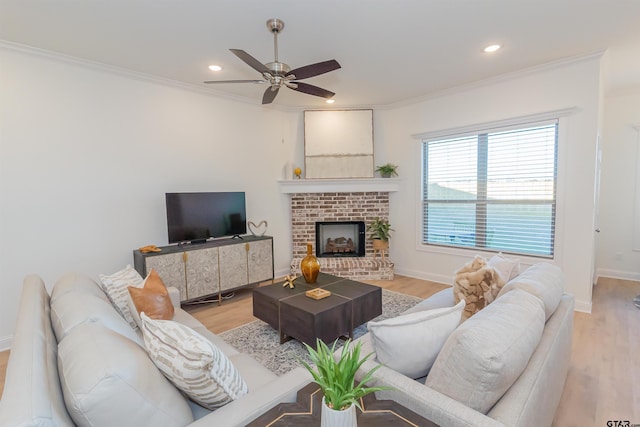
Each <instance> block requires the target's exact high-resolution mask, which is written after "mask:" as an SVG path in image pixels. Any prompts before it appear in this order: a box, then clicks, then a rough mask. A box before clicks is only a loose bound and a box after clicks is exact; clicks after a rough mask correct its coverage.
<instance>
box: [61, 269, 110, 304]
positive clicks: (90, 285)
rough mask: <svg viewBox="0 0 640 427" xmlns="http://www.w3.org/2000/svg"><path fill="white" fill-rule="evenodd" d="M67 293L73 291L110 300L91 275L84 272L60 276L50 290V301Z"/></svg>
mask: <svg viewBox="0 0 640 427" xmlns="http://www.w3.org/2000/svg"><path fill="white" fill-rule="evenodd" d="M68 293H73V294H74V295H80V294H90V295H93V296H94V297H96V298H100V299H102V300H105V301H107V302H110V300H109V297H108V296H107V294H106V293H105V292H104V291H103V290H102V288H101V287H100V285H98V283H96V281H95V280H93V279H92V278H91V277H89V276H86V275H84V274H79V273H66V274H65V275H63V276H62V277H60V279H58V281H57V282H56V283H55V284H54V285H53V289H52V290H51V302H52V303H53V302H55V301H56V300H57V299H58V298H60V297H61V296H63V295H66V294H68Z"/></svg>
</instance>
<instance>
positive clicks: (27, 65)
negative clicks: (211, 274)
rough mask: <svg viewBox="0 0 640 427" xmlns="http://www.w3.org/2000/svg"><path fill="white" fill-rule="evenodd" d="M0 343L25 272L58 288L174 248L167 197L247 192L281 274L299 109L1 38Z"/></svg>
mask: <svg viewBox="0 0 640 427" xmlns="http://www.w3.org/2000/svg"><path fill="white" fill-rule="evenodd" d="M0 64H1V69H0V94H1V96H0V125H1V127H0V272H1V277H2V279H1V282H0V290H1V292H2V297H1V298H0V350H1V349H3V348H6V347H7V345H8V344H9V342H10V336H11V334H12V333H13V330H14V326H15V317H16V313H17V305H18V299H19V295H20V288H21V284H22V280H23V277H24V276H25V275H26V274H28V273H37V274H40V275H41V276H42V277H43V279H44V280H45V282H46V283H47V286H48V288H49V289H51V287H52V285H53V283H54V282H55V280H57V279H58V278H59V277H60V276H61V275H62V274H63V273H65V272H67V271H81V272H84V273H87V274H89V275H91V276H92V277H94V278H97V275H98V274H99V273H110V272H114V271H116V270H117V269H120V268H122V267H123V266H124V265H126V264H127V263H133V257H132V250H133V249H135V248H138V247H140V246H143V245H146V244H156V245H164V244H167V232H166V216H165V206H164V193H165V192H172V191H245V192H246V196H247V217H248V220H251V221H253V222H255V223H258V221H260V220H263V219H264V220H267V221H268V223H269V229H268V234H270V235H273V236H276V238H275V242H274V244H275V268H276V271H282V270H286V269H287V268H288V265H289V262H290V258H291V243H290V231H289V218H288V212H289V205H288V199H287V197H286V196H284V195H282V194H280V192H279V191H278V187H277V180H278V179H281V178H282V173H283V172H282V171H283V165H284V164H285V163H286V161H287V160H288V159H291V160H293V158H294V155H295V152H296V150H299V147H300V145H301V144H302V140H301V139H299V140H298V138H301V136H300V134H299V125H298V124H299V121H300V119H301V114H300V113H286V112H281V111H277V110H273V109H266V108H263V107H261V106H259V105H250V104H244V103H239V102H235V101H230V100H224V99H220V98H216V97H213V96H209V95H206V94H201V93H197V92H195V91H190V90H185V89H181V88H177V87H171V86H167V85H161V84H156V83H152V82H150V81H143V80H139V79H134V78H130V77H127V76H120V75H116V74H113V73H108V72H104V71H101V70H99V69H95V68H91V67H86V66H82V65H77V64H71V63H68V62H64V61H60V60H57V59H52V58H47V57H44V56H39V55H35V54H31V53H25V52H20V51H15V50H9V49H8V48H0Z"/></svg>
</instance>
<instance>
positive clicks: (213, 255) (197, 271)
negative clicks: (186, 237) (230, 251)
mask: <svg viewBox="0 0 640 427" xmlns="http://www.w3.org/2000/svg"><path fill="white" fill-rule="evenodd" d="M185 254H186V255H187V256H186V265H187V298H188V299H193V298H200V297H203V296H205V295H211V294H217V293H218V290H219V288H220V280H219V274H218V248H206V249H197V250H192V251H187V252H185Z"/></svg>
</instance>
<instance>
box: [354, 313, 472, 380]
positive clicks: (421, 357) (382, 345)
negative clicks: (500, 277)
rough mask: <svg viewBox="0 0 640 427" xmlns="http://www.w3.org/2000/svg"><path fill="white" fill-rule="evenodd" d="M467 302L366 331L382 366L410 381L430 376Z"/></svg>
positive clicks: (375, 324)
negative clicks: (406, 377) (369, 334)
mask: <svg viewBox="0 0 640 427" xmlns="http://www.w3.org/2000/svg"><path fill="white" fill-rule="evenodd" d="M464 306H465V302H464V301H460V302H459V303H458V304H457V305H455V306H454V307H447V308H436V309H433V310H426V311H419V312H415V313H409V314H404V315H401V316H398V317H393V318H390V319H386V320H381V321H379V322H369V323H368V324H367V328H368V329H369V332H370V333H371V341H372V343H373V348H374V350H375V352H376V358H377V359H378V361H379V362H380V363H382V364H383V365H385V366H387V367H388V368H391V369H393V370H394V371H396V372H400V373H401V374H403V375H406V376H408V377H410V378H414V379H415V378H421V377H424V376H425V375H427V372H429V369H431V366H432V365H433V362H434V361H435V360H436V357H437V356H438V353H440V349H441V348H442V346H443V345H444V343H445V341H446V340H447V338H448V337H449V335H450V334H451V332H453V330H454V329H455V328H457V327H458V325H459V324H460V318H461V315H462V310H463V309H464Z"/></svg>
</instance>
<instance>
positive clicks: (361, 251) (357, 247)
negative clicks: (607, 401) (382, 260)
mask: <svg viewBox="0 0 640 427" xmlns="http://www.w3.org/2000/svg"><path fill="white" fill-rule="evenodd" d="M364 255H365V226H364V221H333V222H321V221H318V222H316V256H317V257H333V258H337V257H363V256H364Z"/></svg>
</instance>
